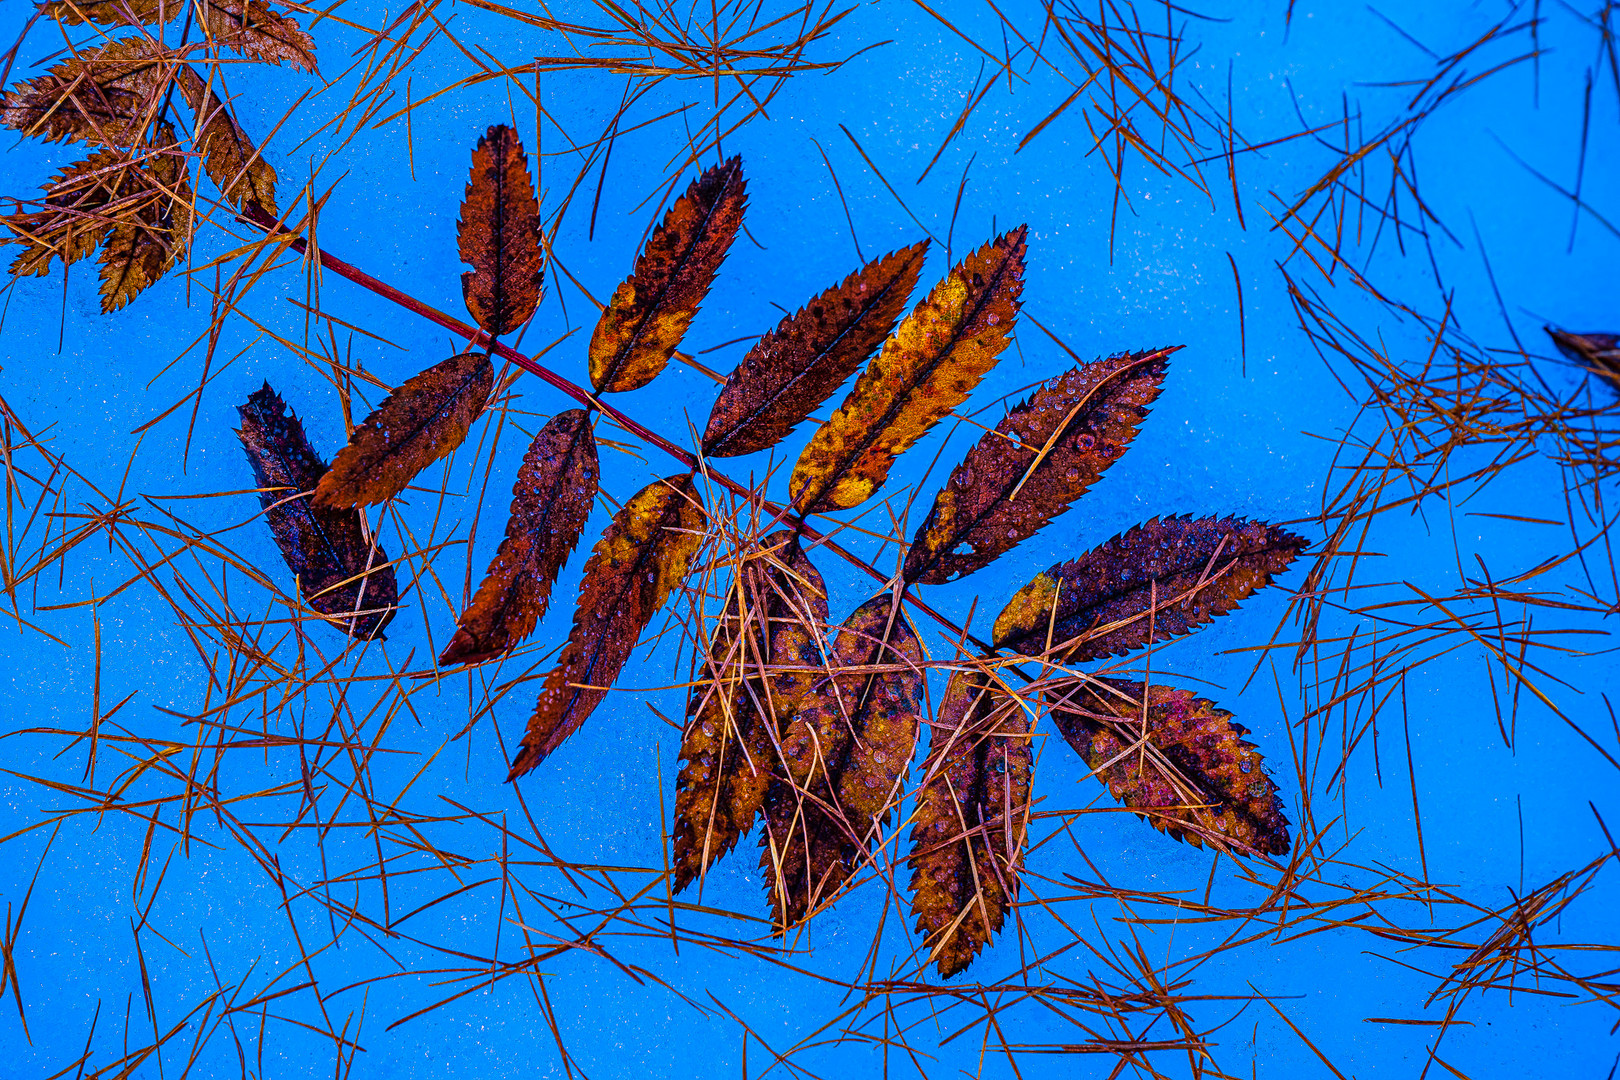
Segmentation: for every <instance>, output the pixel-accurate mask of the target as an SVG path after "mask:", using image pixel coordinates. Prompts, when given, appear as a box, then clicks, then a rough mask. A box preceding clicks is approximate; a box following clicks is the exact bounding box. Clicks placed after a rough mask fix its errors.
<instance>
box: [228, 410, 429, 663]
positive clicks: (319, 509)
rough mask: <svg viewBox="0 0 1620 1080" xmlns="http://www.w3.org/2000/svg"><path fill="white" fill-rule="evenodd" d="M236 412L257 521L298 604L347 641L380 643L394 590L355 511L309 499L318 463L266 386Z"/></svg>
mask: <svg viewBox="0 0 1620 1080" xmlns="http://www.w3.org/2000/svg"><path fill="white" fill-rule="evenodd" d="M237 412H239V413H240V414H241V416H242V427H241V428H240V430H238V431H237V433H236V434H237V436H238V437H239V438H241V440H242V447H243V449H245V450H246V451H247V456H248V461H249V463H251V464H252V466H253V476H254V479H255V481H256V482H257V483H258V486H259V487H261V488H264V489H266V490H264V491H261V492H260V493H259V504H260V505H261V506H262V507H264V518H265V520H266V521H267V522H269V523H270V531H271V532H272V533H273V534H274V535H275V538H276V546H277V547H279V548H280V549H281V557H282V558H283V559H285V560H286V562H287V566H288V568H289V569H291V570H292V572H293V576H294V577H296V578H297V579H298V588H299V592H300V593H302V595H303V597H304V600H305V602H306V603H308V604H309V606H310V607H312V608H314V609H315V610H316V611H318V612H320V613H321V614H322V615H324V616H326V621H327V622H329V623H331V624H332V625H333V626H335V627H337V628H338V629H340V630H343V631H345V632H346V633H348V635H349V636H350V637H354V638H361V639H366V638H372V637H380V636H381V635H382V629H383V627H385V626H387V625H388V621H389V620H390V619H392V618H393V617H394V613H395V612H396V611H397V610H398V607H397V603H398V592H397V590H396V587H395V583H394V568H393V566H391V565H390V564H389V562H388V556H387V555H386V554H385V553H384V552H383V550H382V548H381V547H378V546H377V545H376V544H375V543H373V542H372V541H371V540H370V539H369V538H368V536H367V531H366V526H365V519H364V518H362V517H361V516H360V511H358V510H332V509H329V508H327V507H324V506H317V505H315V504H314V503H313V502H312V501H311V499H310V497H309V493H310V491H311V490H312V489H313V488H314V487H315V483H316V481H317V480H319V479H320V477H321V475H322V474H323V473H324V472H326V465H325V463H324V462H322V461H321V459H320V455H318V454H316V453H315V448H314V447H312V446H311V445H310V444H309V438H308V437H307V436H306V435H305V434H304V425H303V424H302V423H300V422H299V420H298V417H297V415H295V414H293V413H290V412H288V411H287V407H286V406H285V405H284V404H282V401H281V398H280V397H278V396H277V395H276V392H275V391H274V390H272V389H270V384H269V383H265V384H264V386H263V387H262V388H261V389H259V390H256V391H254V392H253V394H252V395H251V396H250V397H249V398H248V400H247V404H246V405H242V406H240V407H238V409H237Z"/></svg>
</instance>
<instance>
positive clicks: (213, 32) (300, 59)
mask: <svg viewBox="0 0 1620 1080" xmlns="http://www.w3.org/2000/svg"><path fill="white" fill-rule="evenodd" d="M170 2H173V0H170ZM198 7H199V9H200V10H201V12H202V22H203V26H205V27H206V28H207V30H208V36H209V37H211V38H213V40H214V41H215V43H216V44H219V45H223V46H224V47H225V48H227V49H230V50H231V51H232V52H235V53H239V54H241V55H242V56H245V57H247V58H249V59H250V60H263V61H265V62H266V63H271V64H291V65H292V66H293V67H295V68H298V69H300V70H302V71H308V72H314V70H315V41H314V39H313V38H311V37H310V36H309V35H308V34H306V33H305V32H304V30H303V28H302V27H300V26H299V25H298V24H297V23H295V22H293V21H292V20H291V19H290V18H288V17H287V16H286V15H283V14H281V13H280V12H279V11H276V10H274V9H273V8H271V7H270V6H269V5H268V4H265V3H263V2H262V0H198Z"/></svg>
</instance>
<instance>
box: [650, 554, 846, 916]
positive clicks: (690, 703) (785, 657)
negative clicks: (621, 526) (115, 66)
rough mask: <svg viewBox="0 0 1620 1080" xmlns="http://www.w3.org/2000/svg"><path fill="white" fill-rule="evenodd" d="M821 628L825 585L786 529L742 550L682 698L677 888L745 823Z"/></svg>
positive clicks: (810, 668)
mask: <svg viewBox="0 0 1620 1080" xmlns="http://www.w3.org/2000/svg"><path fill="white" fill-rule="evenodd" d="M826 624H827V590H826V586H825V585H824V584H823V583H822V580H821V574H820V573H818V572H817V570H816V568H815V567H814V566H813V565H812V564H811V562H810V560H809V559H807V558H806V557H805V555H804V552H803V551H802V550H800V548H799V545H798V542H797V539H796V538H795V537H794V536H793V534H792V533H789V532H786V531H783V532H778V533H774V534H772V535H771V536H768V537H766V538H765V539H764V540H762V541H760V542H759V550H758V551H757V552H754V553H747V554H745V556H744V561H743V562H742V563H741V564H740V565H739V567H738V569H737V574H736V578H735V579H734V580H733V583H732V587H731V589H730V591H729V592H728V593H727V596H726V606H725V609H724V610H723V611H722V612H721V614H720V617H719V619H717V620H716V625H715V632H714V637H713V640H712V641H711V642H710V645H709V650H708V656H707V658H706V660H705V661H704V666H703V670H702V671H700V672H699V678H698V681H697V682H696V683H695V684H694V685H693V687H692V689H691V691H690V692H689V694H688V695H687V717H688V719H687V723H686V729H685V731H684V732H683V733H682V735H681V761H682V763H683V764H682V768H681V772H680V775H679V776H678V777H677V778H676V782H675V824H674V828H673V834H674V859H673V864H672V865H673V869H674V872H675V882H674V885H675V889H676V891H679V890H681V889H684V888H685V887H686V886H687V885H689V884H691V883H692V881H694V880H695V879H697V878H698V877H699V876H701V875H702V874H703V872H704V871H705V870H707V869H708V867H710V866H712V865H713V864H714V863H715V862H716V861H717V860H719V859H720V858H721V856H723V855H725V854H726V853H727V852H728V851H730V850H731V848H732V847H733V846H735V844H736V843H737V840H738V838H739V837H741V835H742V834H743V833H745V832H747V831H748V829H749V828H750V827H752V825H753V822H754V818H755V817H756V816H757V815H758V813H759V811H760V808H761V807H762V806H763V805H764V802H765V792H766V789H767V788H768V787H769V785H770V779H771V777H772V775H774V774H776V773H777V772H778V771H779V770H780V768H781V764H780V762H779V760H778V751H777V747H778V746H780V745H781V742H782V739H781V731H782V728H783V727H784V726H785V725H786V721H787V720H788V719H790V718H791V717H792V716H793V715H794V714H795V713H796V712H797V711H798V709H799V705H800V703H801V702H802V701H803V700H804V695H805V693H806V691H808V689H809V687H810V684H811V679H812V677H813V674H814V672H815V670H816V669H818V668H820V667H821V665H822V657H821V644H820V643H821V639H822V635H823V634H825V632H826ZM783 668H786V669H788V670H783Z"/></svg>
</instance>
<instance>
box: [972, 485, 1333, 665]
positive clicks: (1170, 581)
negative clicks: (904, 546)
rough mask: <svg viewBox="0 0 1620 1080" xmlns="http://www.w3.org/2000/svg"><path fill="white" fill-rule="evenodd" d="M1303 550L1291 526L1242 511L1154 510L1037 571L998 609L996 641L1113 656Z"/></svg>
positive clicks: (1165, 631) (1033, 651)
mask: <svg viewBox="0 0 1620 1080" xmlns="http://www.w3.org/2000/svg"><path fill="white" fill-rule="evenodd" d="M1304 549H1305V541H1304V540H1302V539H1300V538H1299V537H1297V536H1295V535H1294V534H1293V533H1290V532H1287V531H1285V530H1283V529H1279V528H1277V527H1276V526H1274V525H1267V524H1266V523H1265V522H1263V521H1244V520H1243V519H1241V518H1231V517H1227V518H1196V519H1195V518H1192V517H1168V518H1164V519H1163V520H1160V519H1159V518H1154V519H1153V520H1152V521H1150V522H1148V523H1147V524H1145V525H1138V526H1137V527H1136V528H1134V529H1132V530H1131V531H1130V532H1127V533H1125V534H1123V535H1121V536H1116V537H1114V538H1113V539H1112V540H1109V541H1108V542H1107V543H1105V544H1103V545H1101V546H1100V547H1096V548H1093V549H1092V550H1091V551H1088V552H1086V553H1085V554H1084V555H1082V556H1080V557H1079V558H1078V559H1072V560H1070V561H1069V562H1066V563H1059V564H1058V565H1056V566H1054V567H1052V568H1051V569H1050V570H1047V571H1046V572H1045V573H1044V574H1039V575H1037V576H1036V577H1035V579H1034V580H1033V581H1031V582H1030V583H1029V584H1028V585H1025V586H1024V587H1023V588H1022V589H1020V590H1019V592H1018V594H1017V595H1016V596H1014V597H1013V598H1012V600H1011V602H1009V603H1008V604H1007V607H1006V608H1005V609H1004V610H1003V611H1002V613H1001V614H1000V615H999V616H997V617H996V624H995V630H994V633H995V638H994V641H995V645H996V647H997V648H1010V649H1013V650H1014V651H1016V652H1021V653H1024V654H1026V655H1038V654H1040V653H1043V652H1045V651H1046V643H1047V635H1048V631H1049V630H1050V634H1051V643H1052V645H1054V646H1057V652H1058V655H1059V656H1060V657H1061V658H1063V660H1065V661H1066V662H1078V661H1082V660H1096V659H1098V658H1099V657H1104V656H1117V655H1123V654H1124V653H1126V652H1129V651H1130V650H1131V649H1137V648H1141V647H1142V646H1144V645H1147V644H1149V637H1148V630H1149V625H1150V624H1151V626H1152V631H1153V636H1152V641H1155V642H1158V641H1168V640H1170V639H1171V638H1173V637H1179V636H1180V635H1182V634H1186V633H1190V632H1191V631H1193V630H1196V629H1197V628H1198V627H1200V626H1202V625H1203V624H1204V623H1207V622H1209V621H1210V620H1211V619H1214V618H1215V617H1216V616H1218V615H1224V614H1226V613H1227V612H1228V611H1231V610H1232V609H1233V608H1235V607H1237V606H1238V604H1240V603H1242V602H1243V600H1244V598H1245V597H1247V596H1248V595H1249V594H1250V593H1252V592H1255V591H1256V590H1258V589H1263V588H1265V587H1266V586H1267V585H1268V584H1270V583H1271V579H1272V578H1273V577H1274V576H1275V575H1277V574H1280V573H1282V572H1283V571H1284V570H1285V569H1287V567H1288V564H1289V563H1291V562H1293V561H1294V557H1295V556H1297V555H1298V554H1299V553H1300V552H1301V551H1303V550H1304Z"/></svg>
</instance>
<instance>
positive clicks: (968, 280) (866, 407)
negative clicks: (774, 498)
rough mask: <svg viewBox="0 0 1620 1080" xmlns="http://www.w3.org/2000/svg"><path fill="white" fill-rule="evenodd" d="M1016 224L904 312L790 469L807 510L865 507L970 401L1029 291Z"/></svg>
mask: <svg viewBox="0 0 1620 1080" xmlns="http://www.w3.org/2000/svg"><path fill="white" fill-rule="evenodd" d="M1025 232H1026V229H1025V227H1024V226H1022V225H1020V226H1019V227H1018V228H1016V229H1014V230H1013V231H1012V232H1009V233H1007V234H1006V235H1004V236H1001V237H998V238H997V239H995V240H994V241H992V242H991V243H988V244H986V245H984V246H983V247H981V248H980V249H979V250H978V251H975V252H974V253H973V254H971V255H969V256H968V257H967V258H965V259H963V260H962V261H961V262H960V263H958V264H957V265H956V267H955V268H954V269H952V270H951V272H950V274H949V275H948V276H947V277H946V278H945V280H944V281H942V282H940V283H939V284H938V285H936V286H934V289H933V291H932V292H930V293H929V294H928V296H927V298H926V299H925V300H923V301H922V303H920V304H918V305H917V307H916V308H915V309H914V310H913V311H912V313H911V314H910V315H908V316H906V319H905V321H904V322H902V323H901V324H900V329H899V330H897V331H895V334H894V336H893V337H891V338H890V339H889V340H888V342H887V343H885V344H884V346H883V351H882V352H881V353H879V354H878V356H877V359H875V360H873V361H872V362H871V364H869V365H867V368H866V370H865V371H863V372H862V373H861V377H860V378H859V379H857V380H856V382H855V388H854V389H853V390H851V391H850V393H849V396H848V397H847V398H845V399H844V403H843V404H842V405H841V406H839V408H838V411H837V412H835V413H833V415H832V416H831V418H829V419H828V421H827V422H826V423H825V424H823V425H822V426H821V429H820V430H819V431H817V432H816V434H815V437H814V438H812V439H811V440H810V443H809V445H808V446H806V447H805V448H804V452H803V453H801V454H800V455H799V462H798V464H797V465H796V466H794V469H793V478H792V480H791V481H790V486H791V489H792V492H793V505H794V508H795V509H797V510H798V511H799V512H800V513H801V514H812V513H820V512H823V511H827V510H847V509H849V508H850V507H852V506H859V505H860V504H861V503H863V502H865V501H866V500H867V499H869V498H871V496H872V494H873V493H874V492H876V491H877V489H878V488H880V487H882V486H883V482H884V481H885V480H887V479H888V477H889V467H890V466H891V465H892V464H893V463H894V459H895V458H896V457H898V456H900V455H901V454H903V453H905V451H906V450H908V449H909V448H910V447H911V445H912V444H913V443H915V442H916V441H917V440H918V439H920V438H922V437H923V435H925V434H926V433H927V432H928V429H929V428H931V427H933V426H934V425H935V424H936V423H938V422H939V420H940V418H941V417H943V416H945V415H946V414H947V413H949V412H950V411H951V410H952V409H954V408H956V407H957V406H958V405H960V404H961V403H962V402H963V401H965V400H967V396H968V394H970V393H972V392H973V388H974V387H975V386H977V385H979V380H980V379H981V378H983V377H984V373H985V372H987V371H989V370H990V368H991V367H993V366H994V365H995V362H996V358H997V357H999V356H1000V355H1001V352H1002V350H1003V349H1005V348H1006V347H1007V343H1008V341H1009V338H1008V336H1007V335H1008V334H1009V333H1011V331H1012V325H1013V320H1014V319H1015V318H1017V316H1018V296H1019V293H1020V292H1021V291H1022V290H1023V274H1024V251H1025V243H1024V237H1025Z"/></svg>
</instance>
